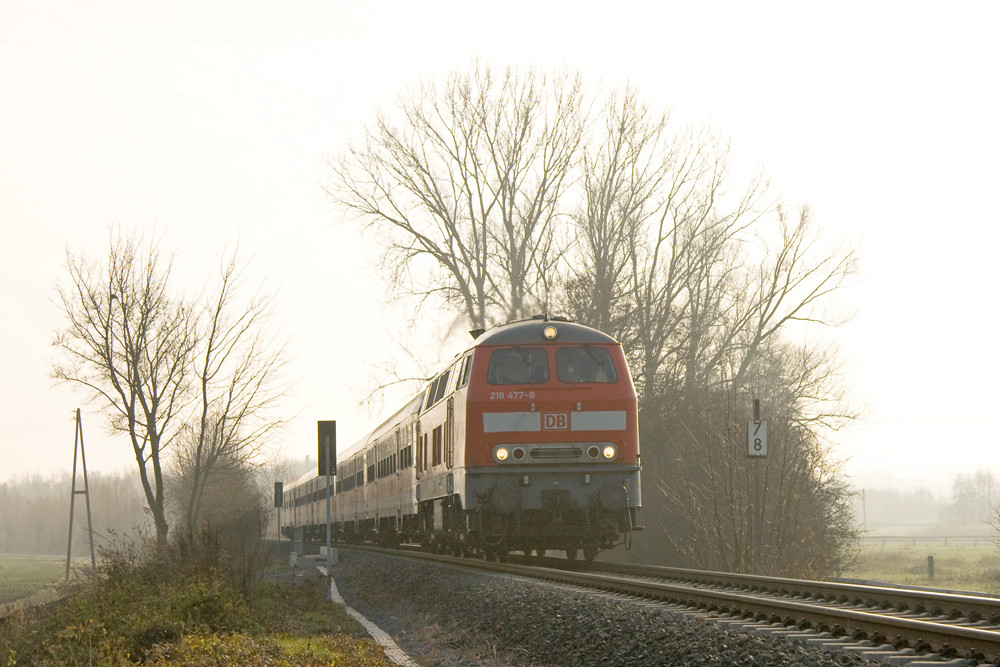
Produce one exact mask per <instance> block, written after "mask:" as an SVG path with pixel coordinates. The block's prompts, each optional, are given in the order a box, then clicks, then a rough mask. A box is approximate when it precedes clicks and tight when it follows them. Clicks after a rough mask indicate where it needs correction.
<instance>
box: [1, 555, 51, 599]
mask: <svg viewBox="0 0 1000 667" xmlns="http://www.w3.org/2000/svg"><path fill="white" fill-rule="evenodd" d="M65 578H66V559H65V558H59V557H58V556H12V555H8V554H0V605H3V604H7V603H8V602H13V601H15V600H20V599H21V598H26V597H30V596H32V595H35V594H36V593H40V592H42V591H45V590H48V589H49V588H52V587H53V586H54V585H55V584H58V583H59V582H61V581H63V580H65Z"/></svg>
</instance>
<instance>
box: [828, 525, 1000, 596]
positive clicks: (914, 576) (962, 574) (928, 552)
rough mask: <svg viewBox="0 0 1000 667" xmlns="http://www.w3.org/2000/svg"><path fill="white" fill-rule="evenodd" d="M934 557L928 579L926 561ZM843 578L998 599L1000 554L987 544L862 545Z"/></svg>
mask: <svg viewBox="0 0 1000 667" xmlns="http://www.w3.org/2000/svg"><path fill="white" fill-rule="evenodd" d="M928 556H933V557H934V578H933V579H931V577H930V571H929V567H928V562H927V557H928ZM843 576H844V577H845V578H851V579H867V580H874V581H884V582H889V583H894V584H905V585H908V586H928V587H931V588H946V589H952V590H962V591H976V592H980V593H988V594H990V595H1000V551H998V550H997V547H996V546H995V545H994V544H992V543H991V542H990V541H989V540H984V539H980V540H975V541H973V540H967V541H962V540H955V539H949V540H947V541H945V540H944V539H941V540H937V541H931V540H925V541H921V540H919V539H917V540H908V541H886V542H885V543H881V542H863V543H862V545H861V557H860V560H859V562H858V566H857V567H856V568H854V569H852V570H848V571H846V572H844V574H843Z"/></svg>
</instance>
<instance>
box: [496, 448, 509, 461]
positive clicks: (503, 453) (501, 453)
mask: <svg viewBox="0 0 1000 667" xmlns="http://www.w3.org/2000/svg"><path fill="white" fill-rule="evenodd" d="M493 456H495V457H496V460H497V461H500V462H501V463H503V462H504V461H506V460H507V457H508V456H510V452H509V451H507V448H506V447H497V449H496V450H495V451H494V452H493Z"/></svg>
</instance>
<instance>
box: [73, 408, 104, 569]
mask: <svg viewBox="0 0 1000 667" xmlns="http://www.w3.org/2000/svg"><path fill="white" fill-rule="evenodd" d="M77 451H79V452H80V464H81V467H82V468H83V488H82V489H79V490H78V489H77V488H76V453H77ZM78 493H82V494H83V495H84V497H85V498H86V499H87V538H88V541H89V542H90V566H91V567H92V568H94V569H95V570H96V569H97V558H96V557H95V556H94V523H93V521H92V520H91V517H90V486H89V485H88V484H87V457H86V455H85V454H84V452H83V421H82V420H81V419H80V408H77V409H76V432H75V433H74V435H73V491H72V493H71V494H70V497H69V539H68V540H67V543H66V581H69V563H70V557H71V556H72V554H73V510H74V505H75V504H76V495H77V494H78Z"/></svg>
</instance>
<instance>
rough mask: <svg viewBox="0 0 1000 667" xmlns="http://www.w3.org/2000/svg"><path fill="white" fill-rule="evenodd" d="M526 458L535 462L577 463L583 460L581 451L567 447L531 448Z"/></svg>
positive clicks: (573, 447)
mask: <svg viewBox="0 0 1000 667" xmlns="http://www.w3.org/2000/svg"><path fill="white" fill-rule="evenodd" d="M528 456H530V457H531V458H532V459H533V460H535V461H579V460H580V459H581V458H583V449H581V448H580V447H575V446H568V445H563V446H555V447H552V446H550V447H532V448H531V449H530V450H529V452H528Z"/></svg>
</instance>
